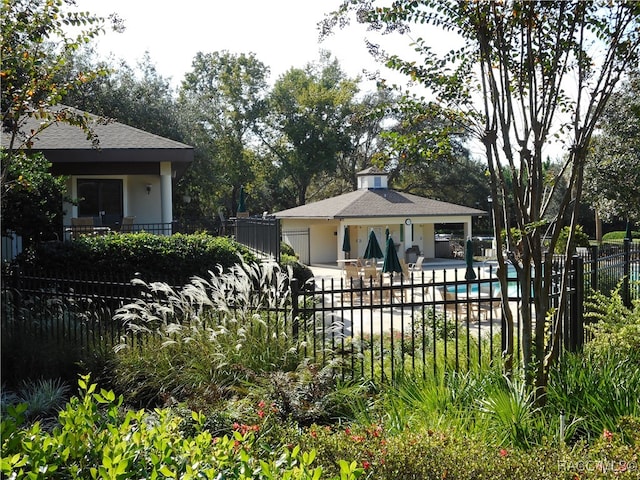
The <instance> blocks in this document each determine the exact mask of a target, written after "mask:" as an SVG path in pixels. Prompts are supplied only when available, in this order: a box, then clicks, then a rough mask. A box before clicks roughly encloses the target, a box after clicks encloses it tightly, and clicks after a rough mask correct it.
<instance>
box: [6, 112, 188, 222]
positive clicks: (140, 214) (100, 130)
mask: <svg viewBox="0 0 640 480" xmlns="http://www.w3.org/2000/svg"><path fill="white" fill-rule="evenodd" d="M63 108H68V107H63ZM76 112H79V111H76ZM79 113H84V112H79ZM87 115H89V118H90V128H91V131H92V132H93V134H94V135H95V139H97V145H96V144H94V142H92V140H91V139H89V138H87V134H86V133H85V132H84V131H83V130H82V129H80V128H79V127H76V126H72V125H69V124H67V123H54V124H52V125H50V126H48V127H46V128H45V129H43V130H42V131H41V132H39V133H38V134H37V135H36V136H35V137H34V138H33V142H32V145H31V150H34V151H39V152H42V153H43V154H44V156H45V157H46V158H47V160H49V162H51V164H52V167H51V173H52V174H54V175H64V176H66V177H67V193H68V194H69V196H70V197H71V198H74V199H78V203H77V205H74V204H71V203H67V204H65V205H64V211H65V217H64V220H63V223H64V224H65V225H70V224H71V218H74V217H94V219H95V224H97V225H103V224H104V225H108V226H110V225H112V224H117V223H118V221H119V220H121V219H122V218H123V217H135V222H136V223H142V224H163V225H167V226H168V228H169V229H170V224H171V222H172V221H173V208H172V206H173V203H172V197H173V182H174V181H175V179H177V178H179V177H180V176H181V175H182V173H183V172H184V171H185V169H186V168H187V167H188V165H189V164H190V163H191V162H192V161H193V147H191V146H189V145H185V144H183V143H180V142H176V141H174V140H170V139H168V138H164V137H160V136H158V135H154V134H152V133H148V132H145V131H143V130H140V129H138V128H134V127H130V126H128V125H125V124H122V123H119V122H115V121H106V120H105V119H102V118H99V117H97V116H94V115H90V114H87ZM39 122H40V120H38V119H37V118H35V117H30V118H28V119H26V123H25V124H24V125H23V126H22V127H21V130H22V131H25V132H29V131H32V130H33V131H37V130H38V128H39V126H40V125H39ZM8 141H9V139H8V134H7V133H5V132H3V133H2V143H3V145H5V146H6V145H7V144H8ZM169 233H170V230H169Z"/></svg>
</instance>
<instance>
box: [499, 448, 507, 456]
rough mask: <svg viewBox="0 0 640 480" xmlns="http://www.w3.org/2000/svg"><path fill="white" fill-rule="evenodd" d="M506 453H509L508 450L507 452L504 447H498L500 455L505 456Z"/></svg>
mask: <svg viewBox="0 0 640 480" xmlns="http://www.w3.org/2000/svg"><path fill="white" fill-rule="evenodd" d="M507 455H509V452H507V451H506V450H505V449H504V448H501V449H500V456H501V457H506V456H507Z"/></svg>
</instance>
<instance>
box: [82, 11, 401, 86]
mask: <svg viewBox="0 0 640 480" xmlns="http://www.w3.org/2000/svg"><path fill="white" fill-rule="evenodd" d="M341 1H342V0H234V1H229V0H209V1H205V0H180V1H177V2H176V1H171V2H169V1H166V0H155V1H153V0H109V1H108V2H106V1H98V0H76V3H77V9H78V10H83V11H90V12H91V13H94V14H98V15H101V16H105V17H106V16H107V15H109V14H110V13H114V12H115V13H117V14H118V15H119V17H120V18H121V19H123V20H124V24H125V27H126V30H125V32H124V33H115V32H111V31H109V32H107V33H106V34H105V35H101V36H100V37H98V39H97V40H96V42H95V46H96V49H97V50H98V53H99V54H100V56H101V57H107V56H108V55H109V54H113V56H114V58H115V59H124V60H126V61H127V63H128V64H129V65H131V66H135V64H136V62H137V61H138V60H139V59H141V58H142V57H143V55H144V53H145V51H148V52H149V54H150V57H151V60H152V62H153V63H154V64H155V65H156V67H157V70H158V72H159V73H160V74H161V75H162V76H164V77H167V78H171V82H172V84H173V85H174V86H177V85H179V83H180V81H181V80H182V78H183V76H184V74H185V73H186V72H188V71H189V70H190V68H191V61H192V59H193V57H194V56H195V54H196V53H197V52H204V53H209V52H215V51H222V50H227V51H229V52H231V53H250V52H252V53H254V54H255V55H256V57H257V58H258V60H260V61H261V62H263V63H264V64H265V65H266V66H267V67H269V69H270V71H271V75H270V81H271V82H274V81H275V80H276V79H277V78H278V77H279V76H280V75H282V74H283V73H285V72H286V71H287V70H289V69H290V68H291V67H296V68H302V67H304V66H305V65H306V64H307V63H308V62H313V61H317V60H318V59H319V51H320V49H324V50H328V51H330V52H331V53H332V54H333V55H334V56H335V57H337V58H338V60H339V61H340V64H341V66H342V68H343V70H344V71H345V72H346V74H347V75H348V76H350V77H355V76H358V75H362V71H363V69H367V70H369V71H375V70H382V71H383V72H389V70H387V69H386V68H385V67H384V66H383V65H381V64H379V63H376V62H375V61H374V60H373V58H372V57H371V56H370V54H369V53H368V52H367V50H366V47H365V43H364V38H365V36H366V35H367V33H366V31H365V29H364V27H362V26H360V25H357V24H356V25H352V26H350V27H348V28H347V29H344V30H338V29H336V32H335V33H334V34H333V35H332V36H331V37H329V38H328V39H327V40H325V41H323V42H319V40H318V28H317V24H318V22H319V21H321V20H322V19H323V18H324V16H325V14H327V13H329V12H331V11H333V10H335V9H336V8H337V7H338V6H339V5H340V3H341ZM403 43H404V44H405V45H406V44H408V43H409V40H405V41H403ZM393 75H394V73H393V72H390V73H389V75H388V76H392V77H393ZM395 75H396V78H399V77H397V74H395ZM366 87H367V85H366V84H364V88H366Z"/></svg>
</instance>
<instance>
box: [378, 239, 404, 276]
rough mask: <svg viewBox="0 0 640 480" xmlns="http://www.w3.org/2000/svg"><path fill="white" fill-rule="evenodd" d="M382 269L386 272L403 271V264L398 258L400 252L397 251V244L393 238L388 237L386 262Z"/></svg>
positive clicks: (385, 254) (385, 253)
mask: <svg viewBox="0 0 640 480" xmlns="http://www.w3.org/2000/svg"><path fill="white" fill-rule="evenodd" d="M382 271H383V272H384V273H395V272H397V273H402V265H400V260H399V259H398V252H396V246H395V244H394V243H393V238H391V237H389V238H388V239H387V245H386V247H385V249H384V263H383V264H382Z"/></svg>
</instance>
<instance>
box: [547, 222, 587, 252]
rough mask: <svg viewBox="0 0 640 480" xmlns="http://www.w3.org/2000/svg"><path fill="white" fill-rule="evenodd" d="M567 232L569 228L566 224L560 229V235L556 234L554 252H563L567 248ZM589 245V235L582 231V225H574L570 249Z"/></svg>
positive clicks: (569, 230) (573, 249)
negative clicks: (556, 240) (556, 239)
mask: <svg viewBox="0 0 640 480" xmlns="http://www.w3.org/2000/svg"><path fill="white" fill-rule="evenodd" d="M569 233H571V229H570V228H569V227H568V226H566V227H563V228H562V230H560V235H558V242H557V243H556V248H555V253H564V252H565V250H566V249H567V240H569ZM588 246H589V236H588V235H587V234H586V233H584V230H583V228H582V225H576V228H575V231H574V234H573V246H572V247H571V251H572V252H574V251H575V249H576V247H588Z"/></svg>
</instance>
